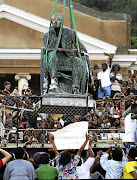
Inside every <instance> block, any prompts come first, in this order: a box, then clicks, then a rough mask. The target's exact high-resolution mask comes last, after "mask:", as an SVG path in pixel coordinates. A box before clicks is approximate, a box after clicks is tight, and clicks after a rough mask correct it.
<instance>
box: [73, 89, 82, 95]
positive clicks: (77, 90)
mask: <svg viewBox="0 0 137 180" xmlns="http://www.w3.org/2000/svg"><path fill="white" fill-rule="evenodd" d="M73 94H81V93H80V92H79V89H78V88H73Z"/></svg>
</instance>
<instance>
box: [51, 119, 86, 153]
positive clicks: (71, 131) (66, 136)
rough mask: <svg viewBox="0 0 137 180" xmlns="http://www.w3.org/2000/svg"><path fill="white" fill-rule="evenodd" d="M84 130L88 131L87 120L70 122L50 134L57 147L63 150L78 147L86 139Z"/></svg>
mask: <svg viewBox="0 0 137 180" xmlns="http://www.w3.org/2000/svg"><path fill="white" fill-rule="evenodd" d="M86 132H87V133H88V122H86V121H81V122H75V123H71V124H69V125H68V126H65V127H64V128H62V129H60V130H58V131H56V132H52V134H53V135H54V141H55V145H56V147H57V149H58V150H63V149H79V148H80V147H81V146H82V144H83V143H84V141H85V140H86ZM87 149H88V143H87V145H86V147H85V150H87Z"/></svg>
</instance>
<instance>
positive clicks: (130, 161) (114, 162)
mask: <svg viewBox="0 0 137 180" xmlns="http://www.w3.org/2000/svg"><path fill="white" fill-rule="evenodd" d="M94 139H95V136H93V135H92V136H91V135H90V134H86V137H85V141H84V142H83V144H82V145H81V147H80V148H79V149H77V150H76V149H69V150H64V151H58V150H57V147H56V143H55V140H54V135H52V134H51V133H49V140H50V142H51V143H52V145H53V149H54V157H52V158H51V156H50V154H49V153H47V152H42V151H41V152H36V153H34V154H33V155H32V157H30V156H29V154H28V152H27V149H26V148H25V146H24V147H23V148H22V147H17V148H15V151H14V152H12V153H10V152H7V151H5V150H3V149H0V153H1V154H2V155H3V156H4V157H3V158H2V159H1V160H0V168H1V171H0V176H1V179H3V180H13V179H14V180H15V179H20V180H24V179H25V180H46V179H136V178H137V172H136V170H137V148H136V146H134V147H130V149H129V152H128V155H127V156H126V154H125V152H124V150H123V149H122V148H121V147H110V148H108V150H107V151H106V152H103V151H102V150H99V151H97V153H94V151H93V150H92V147H91V145H92V142H93V141H94ZM87 143H89V144H88V149H87V150H85V151H86V156H82V152H83V150H84V148H85V146H86V144H87Z"/></svg>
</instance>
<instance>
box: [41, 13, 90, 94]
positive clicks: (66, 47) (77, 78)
mask: <svg viewBox="0 0 137 180" xmlns="http://www.w3.org/2000/svg"><path fill="white" fill-rule="evenodd" d="M62 21H63V17H62V15H60V14H58V13H56V14H54V15H53V16H52V18H51V26H50V28H49V32H47V33H45V34H44V37H43V41H44V45H45V49H47V62H46V70H47V71H48V74H49V77H50V85H49V90H48V92H61V93H62V92H63V91H61V90H60V89H59V87H58V77H59V75H58V73H59V71H63V73H64V71H65V70H66V72H67V71H69V70H70V69H71V77H72V94H84V93H85V87H86V81H87V77H86V76H87V73H88V71H90V61H89V57H88V55H87V50H86V48H85V46H84V45H83V44H82V43H81V42H80V41H79V40H78V43H79V51H80V52H81V53H82V52H83V55H82V58H80V57H79V55H78V50H77V49H76V47H77V46H76V33H75V31H74V30H72V29H70V28H66V27H62V29H61V24H62ZM60 29H61V31H62V32H61V37H60V39H59V38H58V36H59V33H60ZM58 41H59V42H58ZM57 43H58V45H57ZM74 47H75V50H74ZM86 66H87V67H86ZM61 67H62V69H61ZM63 67H66V69H65V70H64V69H63Z"/></svg>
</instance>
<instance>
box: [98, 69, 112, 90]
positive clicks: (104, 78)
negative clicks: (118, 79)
mask: <svg viewBox="0 0 137 180" xmlns="http://www.w3.org/2000/svg"><path fill="white" fill-rule="evenodd" d="M110 72H111V68H110V67H108V69H106V71H105V72H104V71H101V72H99V73H98V75H97V77H98V79H100V80H101V86H102V87H107V86H110V85H111V81H110Z"/></svg>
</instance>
